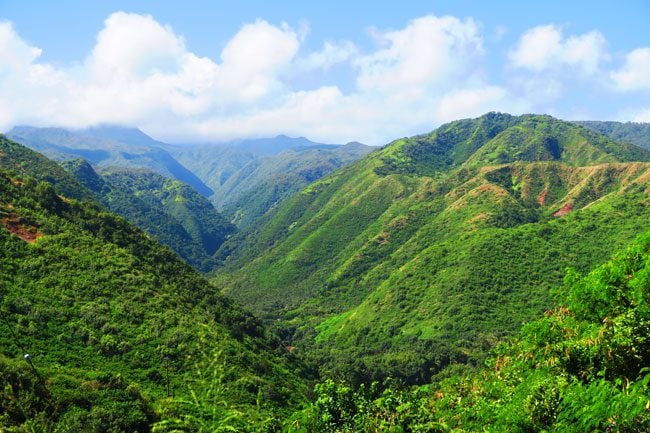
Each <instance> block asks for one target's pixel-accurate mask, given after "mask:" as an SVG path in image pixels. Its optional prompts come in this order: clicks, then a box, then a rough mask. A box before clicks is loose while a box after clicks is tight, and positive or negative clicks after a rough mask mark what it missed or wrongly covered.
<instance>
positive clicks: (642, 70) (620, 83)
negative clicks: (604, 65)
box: [611, 47, 650, 91]
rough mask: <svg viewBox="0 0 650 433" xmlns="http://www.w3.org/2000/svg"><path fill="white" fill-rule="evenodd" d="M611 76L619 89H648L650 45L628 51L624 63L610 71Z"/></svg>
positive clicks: (649, 80)
mask: <svg viewBox="0 0 650 433" xmlns="http://www.w3.org/2000/svg"><path fill="white" fill-rule="evenodd" d="M611 77H612V79H613V80H614V83H615V85H616V86H617V88H618V89H620V90H624V91H633V90H650V47H643V48H637V49H636V50H633V51H632V52H630V53H629V54H628V55H627V56H626V58H625V64H624V65H623V66H622V67H621V68H620V69H619V70H617V71H614V72H612V74H611Z"/></svg>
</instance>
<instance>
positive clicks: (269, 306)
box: [215, 113, 650, 385]
mask: <svg viewBox="0 0 650 433" xmlns="http://www.w3.org/2000/svg"><path fill="white" fill-rule="evenodd" d="M443 138H444V139H443ZM521 140H523V141H521ZM520 141H521V142H520ZM453 143H457V147H456V146H455V145H454V144H453ZM518 143H519V144H518ZM549 143H554V144H553V145H551V144H549ZM432 154H434V155H437V156H435V157H434V156H432ZM490 155H502V157H500V158H501V159H499V160H498V161H495V160H493V159H492V157H491V156H490ZM649 155H650V152H648V151H644V150H642V149H639V148H634V147H632V146H628V145H618V144H616V143H615V142H613V141H611V140H609V139H607V138H606V137H603V136H599V135H596V134H594V133H592V132H590V131H587V130H585V129H584V128H582V127H579V126H575V125H572V124H570V123H566V122H562V121H559V120H556V119H553V118H551V117H548V116H521V117H513V116H509V115H501V114H494V113H492V114H488V115H486V116H483V117H481V118H479V119H474V120H463V121H459V122H453V123H451V124H449V125H444V126H442V127H441V128H440V130H437V131H434V132H433V133H432V134H429V135H428V136H419V137H415V138H413V139H402V140H398V141H396V142H394V143H393V144H391V145H389V146H387V147H386V148H384V149H382V150H381V151H378V152H375V153H373V154H371V155H369V156H368V157H367V158H365V159H363V160H361V161H359V162H357V163H354V164H352V165H350V166H347V167H345V168H343V169H341V170H339V171H337V172H336V173H335V174H333V175H330V176H328V177H325V178H324V179H322V180H320V181H318V182H315V183H313V184H312V185H310V186H309V187H308V188H307V189H305V190H303V192H301V193H300V194H298V195H296V196H294V197H292V198H291V199H290V200H289V201H288V203H287V204H286V205H285V206H281V207H280V208H278V209H277V210H276V211H275V212H273V214H271V215H268V216H266V217H265V218H263V219H262V220H261V223H260V224H259V226H258V227H255V228H254V229H252V230H251V231H250V232H249V234H248V236H247V237H246V238H245V239H243V240H241V239H240V238H235V239H233V240H237V245H233V242H231V241H230V240H229V241H228V242H226V243H225V244H224V247H222V251H221V253H223V254H229V255H230V256H229V258H228V260H227V262H228V263H229V266H230V268H229V269H231V270H232V271H231V273H230V274H225V273H222V274H220V275H218V276H216V277H215V282H217V283H218V284H219V285H221V286H223V287H224V289H225V290H226V292H227V293H228V294H230V295H232V296H233V297H235V298H236V299H237V300H239V301H241V302H242V303H244V304H245V305H247V306H250V307H251V308H253V309H254V310H255V311H256V312H257V313H258V314H261V315H262V317H263V318H266V319H267V320H268V321H269V323H273V324H274V325H275V326H276V327H277V328H278V329H279V332H281V334H282V335H283V338H285V340H286V341H287V344H291V345H292V346H295V347H296V353H299V354H303V355H304V356H306V357H307V358H308V359H310V360H311V361H312V362H313V363H314V364H315V365H318V366H319V370H320V373H321V375H322V376H323V377H345V378H347V379H348V380H349V381H350V383H351V384H352V385H358V384H360V383H369V382H371V381H373V380H383V379H385V378H387V377H393V378H395V379H397V380H399V381H402V382H404V383H409V384H423V383H428V382H429V381H430V380H431V378H432V377H433V376H435V375H436V374H438V373H439V372H440V371H441V370H442V369H444V368H445V367H446V366H448V365H450V364H455V363H463V364H470V365H480V364H481V363H482V362H483V360H484V358H485V356H486V353H487V351H488V350H489V349H490V348H491V347H493V346H494V345H495V344H496V343H497V342H498V341H501V340H502V339H504V338H506V337H507V336H508V335H511V334H512V333H513V332H516V331H517V330H518V329H519V327H520V326H521V323H522V322H525V321H528V320H530V319H531V318H533V317H535V316H536V315H537V314H539V313H540V312H542V311H544V310H545V309H547V308H550V307H551V306H552V301H551V297H550V295H549V291H550V289H551V288H552V287H555V286H557V285H558V284H560V283H561V281H562V276H563V274H564V269H565V268H566V267H567V266H572V267H574V268H576V269H578V270H579V271H580V272H586V271H588V270H590V269H591V268H592V266H594V264H595V263H599V262H602V261H604V260H606V259H607V258H608V257H609V256H610V254H611V253H612V252H613V251H615V250H616V249H617V248H621V247H623V246H624V245H626V244H627V243H628V242H630V241H631V240H632V239H633V238H634V237H635V236H637V235H638V234H639V233H641V232H642V231H643V230H644V229H645V228H647V221H648V218H649V217H650V207H648V201H647V196H648V191H649V186H648V180H649V179H650V177H649V173H650V164H648V163H645V162H633V163H626V162H622V161H626V160H627V159H628V158H630V159H633V158H636V159H648V157H649ZM479 156H480V158H479ZM482 159H484V160H486V161H487V163H486V164H487V165H481V164H480V161H481V160H482ZM497 162H498V164H497ZM493 164H494V165H493ZM583 164H587V165H585V166H581V165H583ZM227 269H228V268H227ZM227 269H226V270H227ZM432 353H433V354H435V356H431V355H430V354H432Z"/></svg>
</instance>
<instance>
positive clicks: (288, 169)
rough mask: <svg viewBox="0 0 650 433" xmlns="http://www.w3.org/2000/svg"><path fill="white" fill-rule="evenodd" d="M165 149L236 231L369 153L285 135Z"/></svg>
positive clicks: (358, 147)
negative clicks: (187, 170) (207, 192)
mask: <svg viewBox="0 0 650 433" xmlns="http://www.w3.org/2000/svg"><path fill="white" fill-rule="evenodd" d="M167 149H168V150H169V151H170V153H171V154H172V155H174V157H176V158H177V159H178V160H179V161H181V163H183V164H184V165H185V166H186V167H188V168H190V169H191V170H193V171H194V172H195V173H196V174H197V175H198V176H199V177H200V178H201V179H202V180H203V181H204V182H205V183H206V184H207V185H209V186H210V188H212V190H213V191H214V195H213V196H212V201H213V203H215V206H216V207H217V208H218V209H219V210H220V211H222V212H223V213H224V215H227V216H228V217H229V218H231V220H232V221H233V222H235V223H236V224H237V225H238V226H239V227H240V228H244V227H247V226H249V225H250V224H252V223H253V222H254V221H256V220H257V218H259V217H260V216H262V215H263V214H264V213H265V212H267V211H268V210H270V209H272V208H273V207H275V206H277V205H278V204H279V203H281V202H282V201H283V200H285V199H286V198H287V197H289V196H290V195H291V194H293V193H295V192H297V191H299V190H301V189H302V188H304V187H305V186H307V185H308V184H309V183H311V182H313V181H314V180H316V179H319V178H321V177H322V176H324V175H326V174H328V173H330V172H331V171H333V170H335V169H337V168H339V167H342V166H344V165H347V164H349V163H351V162H353V161H356V160H357V159H359V158H361V157H362V156H364V155H366V154H368V153H369V152H371V151H372V150H373V148H372V147H369V146H365V145H363V144H360V143H349V144H346V145H331V144H321V143H314V142H311V141H309V140H307V139H305V138H290V137H285V136H279V137H276V138H273V139H256V140H244V141H240V142H233V143H230V144H229V145H228V146H225V145H222V146H183V147H175V148H169V147H168V148H167Z"/></svg>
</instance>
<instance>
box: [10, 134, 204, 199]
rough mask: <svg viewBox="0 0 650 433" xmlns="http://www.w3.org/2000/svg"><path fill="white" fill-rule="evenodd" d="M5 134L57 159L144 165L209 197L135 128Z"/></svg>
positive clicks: (102, 164) (197, 181)
mask: <svg viewBox="0 0 650 433" xmlns="http://www.w3.org/2000/svg"><path fill="white" fill-rule="evenodd" d="M7 136H8V137H9V138H11V139H12V140H15V141H16V142H18V143H20V144H23V145H25V146H28V147H30V148H32V149H34V150H36V151H38V152H42V153H43V154H44V155H46V156H48V157H49V158H53V159H55V160H57V161H66V160H69V159H79V158H82V159H85V160H87V161H89V162H90V163H91V164H93V165H95V166H100V167H121V168H146V169H149V170H151V171H155V172H156V173H160V174H162V175H163V176H166V177H170V178H172V179H176V180H179V181H181V182H183V183H186V184H188V185H190V186H191V187H192V188H194V189H195V190H196V191H197V192H198V193H199V194H201V195H203V196H204V197H209V196H210V195H211V194H212V190H211V189H210V188H209V187H208V186H206V185H205V184H204V183H203V182H201V180H200V179H199V178H198V177H197V176H196V175H195V174H194V173H192V172H191V171H190V170H188V169H187V168H185V167H184V166H183V165H182V164H180V163H179V162H178V161H177V160H176V159H175V158H174V157H172V156H171V155H170V154H169V152H167V151H166V150H165V149H164V148H163V147H164V146H166V144H165V143H161V142H159V141H156V140H154V139H152V138H151V137H149V136H147V135H145V134H144V133H142V132H141V131H140V130H138V129H129V128H120V127H117V126H113V127H110V126H106V127H95V128H89V129H86V130H67V129H62V128H34V127H30V126H20V127H15V128H13V129H12V130H11V131H9V132H8V133H7Z"/></svg>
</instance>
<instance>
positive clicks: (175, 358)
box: [0, 139, 305, 432]
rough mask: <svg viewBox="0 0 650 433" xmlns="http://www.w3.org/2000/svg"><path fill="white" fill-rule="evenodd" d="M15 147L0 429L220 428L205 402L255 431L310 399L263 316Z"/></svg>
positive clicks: (0, 186)
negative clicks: (64, 191) (68, 192)
mask: <svg viewBox="0 0 650 433" xmlns="http://www.w3.org/2000/svg"><path fill="white" fill-rule="evenodd" d="M17 148H19V145H17V144H15V143H11V142H9V141H7V140H4V139H3V141H2V143H1V145H0V152H1V154H2V155H3V160H2V161H3V163H6V161H7V157H6V155H10V154H11V155H14V157H12V158H11V159H10V162H11V164H15V163H18V166H19V167H23V168H24V169H20V171H19V170H18V169H14V168H10V169H5V168H2V169H0V226H1V227H0V245H1V246H2V247H1V248H0V313H1V316H2V317H1V318H0V319H2V320H1V321H0V329H2V331H0V347H1V348H2V352H1V353H0V369H1V373H0V378H1V379H0V385H1V388H0V389H1V391H0V413H1V414H2V415H0V430H2V431H39V432H40V431H43V432H47V431H96V432H119V431H124V432H131V431H149V430H150V428H151V426H152V424H153V423H155V424H154V425H155V428H156V430H157V431H172V429H171V426H174V425H177V424H179V423H181V424H183V423H184V424H186V425H188V426H190V427H188V428H187V429H186V431H199V430H198V428H194V427H192V426H195V427H196V426H198V425H202V426H206V427H205V430H204V431H206V430H209V431H213V430H215V429H216V428H217V427H221V426H222V425H225V424H222V423H223V422H224V419H223V418H222V417H221V416H219V417H218V419H217V418H213V419H210V418H209V416H208V415H207V412H204V409H202V405H208V404H209V405H210V407H217V406H219V407H221V408H222V409H223V410H224V412H223V413H227V414H228V419H229V421H228V422H229V423H230V425H233V426H236V428H237V430H238V431H248V430H253V431H258V430H260V429H262V428H263V426H266V427H268V428H269V429H272V428H273V425H276V424H277V423H278V421H277V420H278V419H281V418H282V413H283V411H287V410H288V408H289V407H291V406H295V405H296V404H297V403H298V402H300V401H301V400H302V399H303V398H304V390H305V388H304V385H303V384H302V382H301V381H300V380H298V379H297V378H296V376H295V371H300V369H301V368H302V367H300V364H298V363H297V362H295V361H293V360H292V359H291V356H290V354H289V353H288V352H287V350H286V349H285V348H284V347H283V346H282V345H281V344H280V342H279V340H277V339H276V338H275V337H273V336H272V335H271V334H269V333H268V332H267V331H266V330H265V329H264V327H263V326H262V325H261V324H260V323H259V321H258V320H257V319H255V318H254V317H253V316H252V315H251V314H250V313H248V312H246V311H244V310H242V309H241V308H239V307H237V306H236V305H235V304H234V303H233V302H232V301H230V300H228V299H226V298H225V297H223V296H222V295H220V294H219V293H218V291H217V289H216V288H215V287H213V286H212V285H211V284H210V283H209V282H208V281H206V280H205V279H203V278H202V277H201V276H200V275H198V274H197V273H196V272H195V271H193V270H192V268H190V267H189V266H188V265H186V264H184V263H183V262H182V261H181V260H180V259H179V258H178V257H177V256H176V255H175V254H174V253H172V252H171V250H169V249H167V248H166V247H162V246H161V245H159V244H157V243H156V242H155V241H153V240H151V239H150V238H149V237H147V236H146V235H145V234H144V233H142V232H141V231H140V230H138V229H137V228H135V227H134V226H132V225H130V224H129V223H127V222H126V221H125V220H124V219H122V218H120V217H117V216H115V215H113V214H111V213H108V212H106V211H104V210H103V209H102V208H101V207H100V205H99V204H95V203H92V202H88V201H78V200H75V199H71V198H69V197H65V196H62V195H59V194H58V192H57V191H56V190H55V189H54V187H53V186H52V185H51V184H49V183H46V182H43V181H38V180H37V179H35V178H34V177H33V176H32V175H31V171H32V170H34V171H36V172H37V171H38V170H40V169H41V168H40V166H38V167H37V166H34V165H33V164H32V162H30V161H33V160H36V161H39V159H38V158H39V156H38V155H37V154H35V153H34V152H32V151H29V150H27V149H24V148H23V149H21V150H22V152H23V154H22V155H23V156H24V160H18V159H17V158H16V157H15V155H16V154H17V153H16V149H17ZM11 164H8V165H10V166H11ZM25 167H26V168H25ZM60 173H63V174H65V172H64V171H61V172H60ZM69 179H71V178H69ZM77 186H78V185H77ZM25 354H29V355H30V362H29V363H28V362H27V361H26V360H25V359H24V355H25ZM32 366H33V368H32ZM167 372H168V373H167ZM167 377H169V381H170V390H171V397H169V398H168V397H167V389H168V388H167ZM206 378H211V380H214V381H215V382H214V383H218V385H219V387H218V389H217V388H215V387H214V386H212V385H211V383H210V382H208V381H206ZM197 399H198V403H199V405H198V406H196V405H195V406H191V405H190V406H188V405H187V403H186V402H192V401H197ZM214 410H216V409H214ZM210 413H212V414H214V413H216V412H214V411H213V410H212V409H210ZM175 431H178V430H175Z"/></svg>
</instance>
